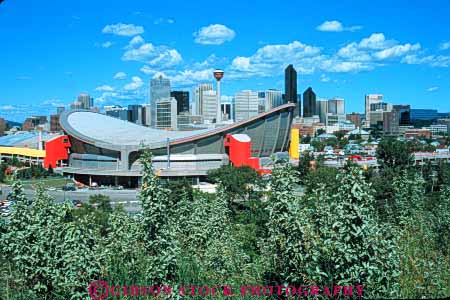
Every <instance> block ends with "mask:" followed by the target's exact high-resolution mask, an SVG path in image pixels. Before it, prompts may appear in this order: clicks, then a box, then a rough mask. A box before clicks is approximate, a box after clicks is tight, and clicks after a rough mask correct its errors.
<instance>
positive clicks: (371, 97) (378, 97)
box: [365, 94, 383, 127]
mask: <svg viewBox="0 0 450 300" xmlns="http://www.w3.org/2000/svg"><path fill="white" fill-rule="evenodd" d="M380 102H383V95H382V94H367V95H366V97H365V114H366V127H370V124H371V120H370V111H371V110H370V106H371V105H372V104H376V103H380Z"/></svg>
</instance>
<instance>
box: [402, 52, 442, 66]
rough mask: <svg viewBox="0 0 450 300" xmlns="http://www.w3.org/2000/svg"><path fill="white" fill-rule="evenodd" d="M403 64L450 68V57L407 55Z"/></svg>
mask: <svg viewBox="0 0 450 300" xmlns="http://www.w3.org/2000/svg"><path fill="white" fill-rule="evenodd" d="M401 62H402V63H405V64H409V65H421V64H427V65H429V66H431V67H442V68H447V67H449V66H450V56H444V55H428V56H419V55H417V54H411V55H406V56H405V57H404V58H403V59H402V61H401Z"/></svg>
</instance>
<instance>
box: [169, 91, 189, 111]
mask: <svg viewBox="0 0 450 300" xmlns="http://www.w3.org/2000/svg"><path fill="white" fill-rule="evenodd" d="M170 96H171V97H174V98H175V100H177V114H181V113H188V112H189V92H188V91H172V92H170Z"/></svg>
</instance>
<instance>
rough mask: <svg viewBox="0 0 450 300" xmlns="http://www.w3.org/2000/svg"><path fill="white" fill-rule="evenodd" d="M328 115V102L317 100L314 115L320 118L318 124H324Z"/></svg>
mask: <svg viewBox="0 0 450 300" xmlns="http://www.w3.org/2000/svg"><path fill="white" fill-rule="evenodd" d="M327 114H328V100H327V99H319V100H318V101H316V115H318V116H319V118H320V123H322V124H325V123H326V121H327Z"/></svg>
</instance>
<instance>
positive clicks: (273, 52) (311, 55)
mask: <svg viewBox="0 0 450 300" xmlns="http://www.w3.org/2000/svg"><path fill="white" fill-rule="evenodd" d="M320 51H321V50H320V48H319V47H314V46H310V45H306V44H303V43H301V42H299V41H293V42H291V43H289V44H278V45H266V46H263V47H261V48H259V49H258V50H257V51H256V53H255V54H253V55H252V56H248V57H245V56H238V57H236V58H234V59H233V61H232V63H231V66H230V69H231V71H232V72H231V73H229V75H228V77H230V78H239V77H249V76H273V75H274V74H278V73H280V72H281V71H282V70H284V68H285V67H286V66H287V65H288V64H290V63H292V64H294V65H295V67H296V68H297V71H299V72H301V73H313V72H314V70H315V68H316V66H317V64H318V62H319V61H320V60H322V59H323V57H322V55H321V53H320Z"/></svg>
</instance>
